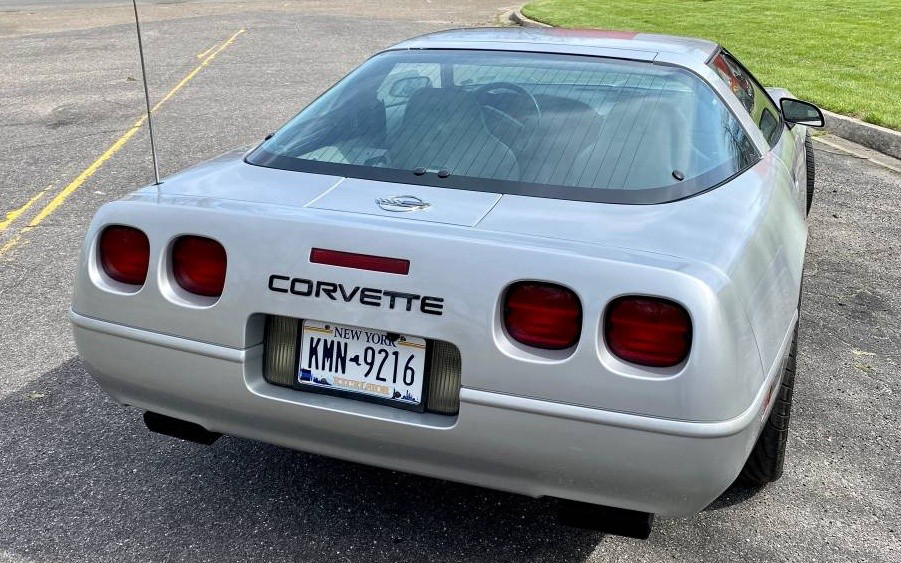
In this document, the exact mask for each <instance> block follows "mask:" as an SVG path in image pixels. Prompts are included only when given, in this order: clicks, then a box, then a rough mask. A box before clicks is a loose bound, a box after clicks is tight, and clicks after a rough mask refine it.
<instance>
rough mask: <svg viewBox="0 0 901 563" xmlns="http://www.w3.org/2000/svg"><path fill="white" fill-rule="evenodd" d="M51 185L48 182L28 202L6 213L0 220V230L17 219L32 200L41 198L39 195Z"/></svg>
mask: <svg viewBox="0 0 901 563" xmlns="http://www.w3.org/2000/svg"><path fill="white" fill-rule="evenodd" d="M51 187H53V184H50V185H49V186H47V187H46V188H44V189H43V190H41V191H40V192H38V193H37V195H35V196H34V197H33V198H31V199H29V200H28V203H26V204H25V205H23V206H22V207H20V208H18V209H13V210H12V211H10V212H9V213H7V214H6V219H4V220H3V221H0V231H2V230H5V229H6V227H8V226H9V225H10V224H11V223H12V222H13V221H15V220H16V219H18V218H19V217H20V216H21V215H22V214H23V213H25V212H26V211H28V209H29V208H30V207H31V206H32V205H34V202H36V201H37V200H39V199H41V196H42V195H44V194H45V193H46V192H47V190H49V189H50V188H51Z"/></svg>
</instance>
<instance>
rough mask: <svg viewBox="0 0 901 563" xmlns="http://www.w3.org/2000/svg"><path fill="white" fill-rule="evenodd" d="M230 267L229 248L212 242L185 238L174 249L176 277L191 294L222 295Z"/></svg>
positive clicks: (174, 271)
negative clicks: (226, 249)
mask: <svg viewBox="0 0 901 563" xmlns="http://www.w3.org/2000/svg"><path fill="white" fill-rule="evenodd" d="M226 265H227V261H226V257H225V248H223V247H222V245H221V244H219V243H218V242H216V241H215V240H213V239H211V238H206V237H198V236H183V237H179V238H178V239H176V240H175V243H174V244H173V245H172V274H173V275H174V276H175V281H176V282H177V283H178V285H180V286H181V287H182V289H184V290H185V291H188V292H190V293H194V294H196V295H205V296H207V297H219V296H220V295H222V287H223V286H224V285H225V270H226Z"/></svg>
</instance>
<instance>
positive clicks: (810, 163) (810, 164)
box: [804, 133, 817, 215]
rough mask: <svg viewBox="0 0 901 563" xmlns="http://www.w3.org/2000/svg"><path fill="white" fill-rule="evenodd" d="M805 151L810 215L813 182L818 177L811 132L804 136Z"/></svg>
mask: <svg viewBox="0 0 901 563" xmlns="http://www.w3.org/2000/svg"><path fill="white" fill-rule="evenodd" d="M804 153H805V155H806V157H807V214H808V215H810V206H811V205H812V204H813V184H814V179H815V177H816V168H817V167H816V162H814V158H813V141H812V140H811V139H810V133H807V136H806V137H805V138H804Z"/></svg>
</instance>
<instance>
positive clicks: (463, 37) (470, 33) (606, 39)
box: [388, 27, 719, 64]
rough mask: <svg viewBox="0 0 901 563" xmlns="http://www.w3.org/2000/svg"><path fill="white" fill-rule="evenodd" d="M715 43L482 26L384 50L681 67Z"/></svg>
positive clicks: (601, 32)
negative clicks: (668, 62) (661, 56)
mask: <svg viewBox="0 0 901 563" xmlns="http://www.w3.org/2000/svg"><path fill="white" fill-rule="evenodd" d="M718 47H719V45H717V44H716V43H715V42H713V41H707V40H705V39H696V38H692V37H679V36H675V35H659V34H655V33H639V32H632V31H611V30H601V29H565V28H555V27H482V28H468V29H451V30H447V31H439V32H436V33H429V34H427V35H421V36H419V37H414V38H412V39H408V40H406V41H402V42H401V43H398V44H397V45H394V46H393V47H390V48H389V49H388V50H400V49H474V50H480V49H481V50H504V51H527V52H540V53H565V54H581V55H594V56H609V57H622V58H629V59H638V60H654V59H655V58H656V56H657V54H658V53H667V54H669V55H671V57H670V58H677V59H684V60H685V62H686V63H695V64H696V63H699V62H700V63H704V62H706V61H707V60H709V59H710V57H711V56H713V54H714V53H715V52H716V50H717V49H718Z"/></svg>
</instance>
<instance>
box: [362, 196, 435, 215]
mask: <svg viewBox="0 0 901 563" xmlns="http://www.w3.org/2000/svg"><path fill="white" fill-rule="evenodd" d="M375 202H376V203H377V204H378V205H379V207H381V208H382V209H384V210H385V211H393V212H396V213H400V212H403V211H420V210H422V209H426V208H428V207H431V206H432V204H431V203H426V202H425V201H422V200H421V199H419V198H418V197H416V196H415V195H395V196H391V197H380V198H378V199H376V200H375Z"/></svg>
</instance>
